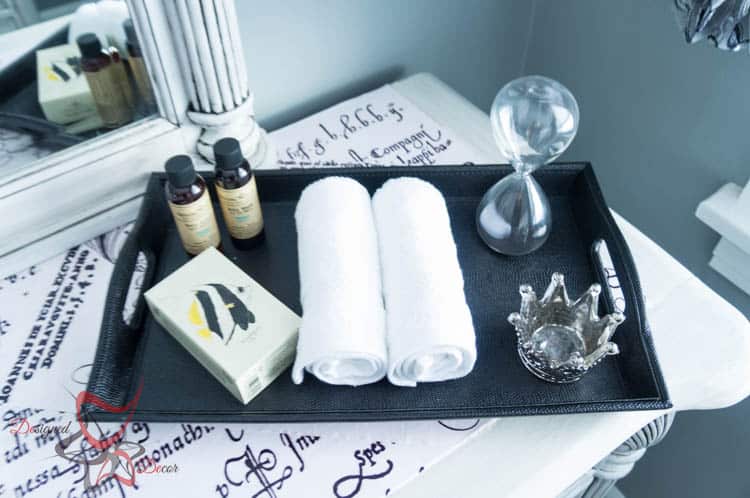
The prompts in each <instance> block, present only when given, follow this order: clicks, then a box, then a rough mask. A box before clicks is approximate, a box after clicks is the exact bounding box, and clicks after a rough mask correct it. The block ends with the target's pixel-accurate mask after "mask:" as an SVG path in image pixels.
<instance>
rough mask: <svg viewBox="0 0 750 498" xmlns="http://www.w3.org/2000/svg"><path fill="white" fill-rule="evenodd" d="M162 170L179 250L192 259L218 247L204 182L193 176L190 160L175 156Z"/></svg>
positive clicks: (197, 175) (213, 217) (182, 156)
mask: <svg viewBox="0 0 750 498" xmlns="http://www.w3.org/2000/svg"><path fill="white" fill-rule="evenodd" d="M164 169H165V170H166V172H167V184H166V185H165V187H164V188H165V191H166V195H167V202H168V203H169V210H170V211H172V216H173V217H174V222H175V224H176V225H177V232H178V233H179V234H180V240H181V241H182V246H183V247H184V248H185V250H186V251H187V252H188V253H189V254H192V255H196V254H199V253H201V252H202V251H203V250H204V249H208V248H209V247H219V244H220V243H221V236H220V235H219V227H218V225H217V224H216V217H215V216H214V208H213V205H212V204H211V195H210V194H209V192H208V189H207V188H206V182H205V180H203V178H202V177H201V176H200V175H199V174H198V173H196V172H195V167H194V166H193V160H192V159H190V156H185V155H179V156H174V157H172V158H170V159H169V160H168V161H167V163H166V165H165V166H164Z"/></svg>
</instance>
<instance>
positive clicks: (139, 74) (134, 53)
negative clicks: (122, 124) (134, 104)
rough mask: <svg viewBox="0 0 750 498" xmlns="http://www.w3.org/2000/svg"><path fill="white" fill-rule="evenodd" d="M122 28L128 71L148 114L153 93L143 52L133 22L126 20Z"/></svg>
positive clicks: (152, 103)
mask: <svg viewBox="0 0 750 498" xmlns="http://www.w3.org/2000/svg"><path fill="white" fill-rule="evenodd" d="M122 27H123V28H124V29H125V36H126V37H127V40H128V41H127V47H128V56H129V58H128V62H129V63H130V69H131V70H132V71H133V78H134V79H135V86H136V87H137V88H138V94H139V95H140V96H141V99H142V100H143V103H144V104H145V105H146V108H147V111H149V112H150V111H151V109H153V107H154V92H153V91H152V90H151V81H149V79H148V72H146V64H144V62H143V52H142V51H141V45H140V43H139V42H138V36H137V35H136V33H135V26H133V21H132V20H131V19H128V20H126V21H125V22H124V23H123V24H122Z"/></svg>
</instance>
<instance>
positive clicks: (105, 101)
mask: <svg viewBox="0 0 750 498" xmlns="http://www.w3.org/2000/svg"><path fill="white" fill-rule="evenodd" d="M84 74H85V75H86V81H87V82H88V84H89V89H91V96H92V97H93V98H94V104H95V105H96V110H97V112H98V113H99V117H100V118H102V121H103V122H104V125H105V126H109V127H115V126H121V125H124V124H125V123H127V122H128V121H130V120H131V119H132V117H133V114H132V110H131V109H130V107H128V103H127V101H126V100H125V95H124V94H123V93H122V89H121V86H120V84H119V83H118V82H117V72H116V71H113V68H112V64H110V65H109V66H107V67H104V68H102V69H100V70H99V71H95V72H84Z"/></svg>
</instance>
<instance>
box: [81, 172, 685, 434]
mask: <svg viewBox="0 0 750 498" xmlns="http://www.w3.org/2000/svg"><path fill="white" fill-rule="evenodd" d="M509 171H510V169H509V167H507V166H455V167H451V166H435V167H424V168H408V169H407V168H368V169H365V168H359V169H336V170H330V169H329V170H287V171H259V172H258V173H257V182H258V189H259V191H260V195H261V202H262V205H263V214H264V218H265V223H266V240H265V242H264V244H262V245H261V246H259V247H258V248H256V249H252V250H250V251H239V250H237V249H235V248H234V247H233V246H232V244H231V241H230V240H229V238H228V237H227V234H226V231H225V229H224V227H223V226H221V229H222V231H223V236H224V240H223V251H224V253H225V254H226V255H227V256H228V257H229V258H230V259H231V260H232V261H234V262H235V263H236V264H238V265H239V266H240V267H241V268H242V269H243V270H245V271H246V272H247V273H248V274H250V275H251V276H252V277H253V278H254V279H256V280H257V281H258V282H260V283H261V284H262V285H263V286H265V287H266V288H267V289H269V290H270V291H271V292H272V293H273V294H274V295H276V296H277V297H278V298H279V299H281V300H282V301H283V302H284V303H286V304H287V305H288V306H290V307H291V308H292V309H293V310H295V311H296V312H297V313H300V314H301V312H302V310H301V307H300V302H299V275H298V271H297V244H296V232H295V225H294V217H293V213H294V208H295V205H296V201H297V199H298V197H299V194H300V192H301V191H302V189H303V188H304V187H305V186H306V185H308V184H309V183H311V182H313V181H315V180H317V179H319V178H322V177H324V176H327V175H344V176H350V177H353V178H355V179H357V180H359V181H360V182H362V183H363V184H364V185H365V186H366V187H367V188H368V189H369V190H370V191H371V192H373V191H374V190H375V189H377V188H378V187H379V186H380V185H382V184H383V182H384V181H385V180H387V179H388V178H392V177H398V176H416V177H420V178H422V179H425V180H427V181H429V182H431V183H433V184H434V185H435V186H436V187H438V188H439V189H440V190H441V191H442V192H443V194H444V196H445V198H446V202H447V205H448V210H449V213H450V217H451V227H452V230H453V235H454V238H455V239H456V243H457V246H458V256H459V260H460V263H461V267H462V269H463V273H464V278H465V281H466V286H465V289H466V297H467V300H468V304H469V307H470V308H471V311H472V315H473V319H474V325H475V328H476V334H477V347H478V352H479V355H478V361H477V363H476V367H475V368H474V371H473V372H472V373H471V374H470V375H468V376H467V377H465V378H463V379H458V380H454V381H449V382H441V383H434V384H422V385H419V386H418V387H416V388H404V387H395V386H392V385H391V384H389V383H388V382H387V381H382V382H380V383H377V384H373V385H369V386H362V387H357V388H351V387H342V386H330V385H327V384H324V383H322V382H319V381H317V380H316V379H315V378H314V377H312V376H309V375H308V376H306V378H305V382H304V384H302V385H300V386H296V385H294V384H292V382H291V378H290V373H289V371H288V370H287V371H286V372H284V373H283V374H282V375H281V377H280V378H279V379H277V380H276V381H275V382H274V383H273V384H272V385H271V386H270V387H269V388H267V389H266V390H265V391H263V392H262V393H261V394H260V395H259V396H258V397H257V398H255V399H254V400H253V401H251V402H250V403H249V404H248V405H242V404H241V403H240V402H238V401H236V400H235V399H234V398H233V397H232V396H231V395H230V393H229V392H228V391H227V390H226V389H224V388H223V387H222V386H221V385H220V384H219V383H218V382H217V381H216V380H214V378H213V377H212V376H211V375H210V374H209V373H208V372H207V371H205V370H204V369H203V367H201V366H200V365H199V364H198V362H197V361H196V360H194V359H193V358H192V357H191V356H190V354H189V353H188V352H187V351H186V350H184V349H183V348H182V347H181V346H180V345H179V344H178V343H177V342H176V341H175V340H174V339H172V337H171V336H170V335H169V334H168V333H167V332H166V331H164V330H163V329H162V328H161V327H160V326H159V325H158V324H157V323H156V322H155V321H154V320H153V318H152V317H151V316H150V314H149V313H148V311H147V310H145V309H144V308H143V307H142V308H141V311H140V313H139V316H140V319H139V320H136V323H135V324H134V325H133V326H130V327H128V326H127V325H125V324H123V322H122V312H121V310H122V304H123V300H124V296H125V293H126V291H127V288H128V285H129V282H130V278H131V275H132V268H133V264H134V261H135V258H136V255H137V253H138V252H139V251H140V252H143V253H144V254H146V255H147V257H148V260H149V270H150V271H149V272H148V274H147V281H149V284H150V285H153V284H154V283H156V282H158V281H159V280H161V279H162V278H164V277H165V276H166V275H168V274H169V273H171V272H172V271H174V270H175V269H177V268H178V267H179V266H180V265H182V264H183V263H185V262H186V261H187V255H186V254H185V252H184V251H183V250H182V247H181V245H180V242H179V239H178V236H177V232H176V228H175V226H174V224H173V222H172V219H171V217H170V215H169V212H168V208H167V206H166V202H165V201H164V198H163V182H164V178H163V176H162V175H159V174H154V175H153V176H152V178H151V180H150V183H149V187H148V191H147V193H146V196H145V201H144V204H143V207H142V209H141V212H140V214H139V218H138V221H137V223H136V226H135V228H134V230H133V232H132V233H131V235H130V238H129V239H128V241H127V243H126V245H125V247H124V248H123V251H122V253H121V256H120V258H119V260H118V262H117V266H116V268H115V272H114V274H113V278H112V282H111V284H110V290H109V294H108V302H107V306H106V310H105V316H104V323H103V326H102V331H101V336H100V340H99V345H98V349H97V355H96V358H95V362H94V367H93V369H92V374H91V378H90V381H89V386H88V389H89V391H90V392H92V393H94V394H96V395H97V396H99V397H100V398H102V399H104V400H106V401H107V402H109V403H111V404H114V405H122V404H124V403H126V402H127V401H128V400H130V399H131V398H132V397H133V396H134V394H135V392H136V390H137V388H138V387H139V386H142V392H141V395H140V401H139V403H138V408H137V409H136V411H135V414H134V419H135V420H147V421H194V422H197V421H226V422H229V421H244V422H270V421H275V422H280V421H287V422H288V421H339V420H391V419H423V418H430V419H437V418H452V417H497V416H507V415H535V414H556V413H579V412H599V411H616V410H643V409H658V408H668V407H670V406H671V404H670V402H669V400H668V396H667V391H666V389H665V386H664V383H663V380H662V377H661V373H660V371H659V367H658V364H657V362H656V357H655V355H654V351H653V347H652V344H651V338H650V332H649V330H648V325H647V322H646V319H645V315H644V310H643V302H642V297H641V291H640V285H639V283H638V277H637V275H636V271H635V268H634V266H633V262H632V260H631V257H630V254H629V252H628V249H627V246H626V245H625V242H624V239H623V238H622V235H621V234H620V232H619V230H618V228H617V227H616V225H615V223H614V221H613V219H612V217H611V215H610V213H609V210H608V209H607V207H606V204H605V203H604V199H603V198H602V196H601V193H600V191H599V187H598V185H597V183H596V179H595V177H594V174H593V169H592V168H591V166H590V165H588V164H586V163H576V164H558V165H551V166H547V167H545V168H542V169H541V170H540V171H538V172H537V173H536V174H535V176H536V178H537V179H538V180H539V182H540V183H541V185H542V187H543V188H544V189H545V191H546V192H547V193H548V195H549V198H550V203H551V207H552V212H553V215H554V225H553V230H552V233H551V235H550V238H549V240H548V241H547V243H546V244H545V245H544V246H543V247H542V248H541V249H540V250H538V251H536V252H534V253H532V254H530V255H527V256H522V257H506V256H501V255H498V254H495V253H493V252H492V251H490V250H489V249H488V248H487V247H486V246H485V245H484V244H483V243H482V241H481V240H480V238H479V236H478V235H477V232H476V230H475V226H474V211H475V209H476V206H477V204H478V202H479V199H480V198H481V196H482V195H483V194H484V192H485V191H486V189H487V188H489V187H490V186H491V185H492V184H493V183H494V182H496V181H497V180H498V179H500V178H501V177H502V176H504V175H505V174H507V173H508V172H509ZM204 176H206V177H207V180H209V183H211V182H210V180H211V175H204ZM215 198H216V197H215V196H214V199H215ZM218 212H219V211H218V209H217V213H218ZM220 224H221V222H220ZM599 238H603V239H605V240H606V241H607V243H608V246H609V250H610V253H611V255H612V259H613V261H614V264H615V269H616V270H617V273H618V276H619V280H620V283H621V285H622V289H623V292H624V294H625V299H626V306H627V310H626V316H627V319H626V321H625V323H623V324H622V325H621V326H620V327H619V328H618V330H617V332H616V334H615V336H614V340H615V342H617V344H618V345H619V346H620V350H621V354H620V355H618V356H614V357H609V358H607V359H605V360H604V361H603V362H602V363H601V364H600V365H598V366H597V367H596V368H595V369H594V370H593V371H592V372H590V373H589V374H588V375H587V376H585V377H584V378H583V379H582V380H581V381H579V382H577V383H574V384H567V385H554V384H549V383H546V382H543V381H541V380H538V379H536V378H535V377H533V376H532V375H531V374H529V373H528V372H527V371H526V369H525V368H524V367H523V366H522V365H521V363H520V361H519V359H518V356H517V353H516V338H515V333H514V331H513V329H512V327H511V326H510V324H509V323H508V321H507V316H508V314H509V313H510V312H512V311H514V310H518V308H519V304H520V296H519V294H518V286H519V285H520V284H522V283H530V284H532V285H533V286H534V288H535V289H536V290H537V292H539V293H542V292H543V291H544V289H545V288H546V286H547V284H548V283H549V278H550V275H551V273H552V272H554V271H559V272H562V273H564V274H565V277H566V283H567V286H568V291H569V293H570V294H571V296H575V295H578V294H579V293H581V292H583V291H584V290H586V288H588V286H589V285H590V284H591V283H593V282H597V281H599V280H600V279H599V272H598V271H597V267H596V266H595V264H594V259H593V257H592V250H591V246H592V243H593V242H594V241H595V240H596V239H599ZM602 299H603V301H604V302H602V303H600V308H601V310H602V312H608V311H610V310H611V305H610V303H608V302H606V298H605V297H604V293H602ZM141 305H142V303H141ZM90 412H91V413H95V415H96V418H97V419H102V420H104V419H117V418H121V417H122V415H111V414H108V413H105V412H101V411H97V409H96V408H95V407H92V409H91V410H90Z"/></svg>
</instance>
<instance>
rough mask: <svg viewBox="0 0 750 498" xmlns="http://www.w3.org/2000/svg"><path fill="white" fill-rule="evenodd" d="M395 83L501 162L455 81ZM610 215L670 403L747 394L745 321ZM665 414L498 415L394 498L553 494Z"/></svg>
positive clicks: (749, 369)
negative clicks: (633, 269)
mask: <svg viewBox="0 0 750 498" xmlns="http://www.w3.org/2000/svg"><path fill="white" fill-rule="evenodd" d="M393 86H394V88H395V89H396V90H397V91H398V92H399V93H401V94H402V95H404V96H406V97H407V98H409V99H410V100H411V101H412V102H414V103H415V104H416V105H417V106H418V107H419V108H420V109H421V110H422V111H424V112H425V113H426V114H427V115H429V116H430V117H431V118H433V119H434V120H435V121H436V122H438V123H440V124H442V125H445V126H448V127H450V128H451V129H452V130H453V131H455V132H456V134H457V135H458V136H459V137H460V138H461V139H463V140H466V141H467V142H470V143H471V145H473V146H475V147H476V148H477V149H478V150H480V151H482V152H483V153H484V154H486V155H487V162H505V161H502V158H500V157H498V156H499V154H498V153H497V150H496V148H495V146H494V141H493V139H492V134H491V130H490V123H489V118H488V116H487V114H485V113H483V112H482V111H481V110H479V109H478V108H477V107H475V106H474V105H473V104H471V103H470V102H469V101H468V100H466V99H465V98H463V97H462V96H460V95H459V94H458V93H456V92H455V91H454V90H453V89H451V88H450V87H448V86H447V85H445V84H444V83H442V82H441V81H439V80H438V79H436V78H435V77H433V76H431V75H429V74H418V75H415V76H412V77H410V78H407V79H405V80H403V81H400V82H397V83H395V84H394V85H393ZM583 159H585V158H583ZM614 215H615V219H616V221H617V223H618V225H619V227H620V229H621V230H622V232H623V234H624V236H625V239H626V240H627V242H628V244H629V246H630V249H631V252H632V254H633V258H634V260H635V262H636V266H637V267H638V272H639V276H640V279H641V283H642V286H643V292H644V298H645V302H646V309H647V313H648V319H649V321H650V324H651V326H652V329H653V338H654V343H655V347H656V350H657V355H658V359H659V363H660V365H661V368H662V372H663V374H664V378H665V381H666V383H667V388H668V390H669V393H670V396H671V399H672V401H673V403H674V409H675V410H677V411H680V410H690V409H714V408H722V407H726V406H729V405H732V404H734V403H737V402H739V401H741V400H742V399H744V398H745V397H746V396H748V394H750V323H749V322H748V320H747V319H746V318H745V317H744V316H743V315H742V314H741V313H740V312H739V311H738V310H737V309H735V308H734V307H733V306H731V305H730V304H729V303H727V302H726V301H724V300H723V299H722V298H721V297H720V296H718V295H717V294H716V293H715V292H713V291H712V290H711V289H709V288H708V287H707V286H706V285H704V284H703V283H702V282H701V281H700V280H698V279H697V278H696V277H695V276H694V275H692V274H691V273H690V272H689V271H688V270H687V269H686V268H685V267H683V266H682V265H681V264H680V263H678V262H677V261H676V260H675V259H674V258H672V257H671V256H670V255H669V254H668V253H666V252H665V251H664V250H663V249H661V248H660V247H659V246H658V245H656V244H655V243H654V242H653V241H651V240H650V239H649V238H648V237H646V236H645V235H643V234H642V233H641V232H640V231H638V229H637V228H635V227H634V226H633V225H631V224H630V223H629V222H628V221H627V220H625V219H624V218H622V217H621V216H619V215H617V213H614ZM662 413H664V412H662V411H651V412H618V413H599V414H585V415H556V416H540V417H512V418H502V419H497V420H496V421H495V422H494V424H493V426H492V427H490V428H488V429H486V430H485V431H484V432H483V433H482V437H480V438H476V439H474V440H473V441H470V442H468V443H467V444H465V445H464V446H462V447H461V448H460V449H459V450H458V451H456V452H454V453H453V454H452V455H450V456H449V457H447V458H445V459H444V460H442V461H441V462H440V463H438V464H437V465H435V466H434V467H432V468H431V469H429V470H428V471H426V472H425V474H424V475H422V476H421V477H420V478H419V479H416V480H414V481H412V482H411V483H410V484H408V485H407V486H406V487H405V488H403V489H402V490H401V491H399V493H397V496H404V497H407V496H415V497H417V496H430V497H456V496H460V497H463V498H470V497H486V496H512V497H527V496H528V497H534V498H541V497H553V496H556V495H557V494H559V493H560V492H562V491H563V490H564V489H565V488H566V487H567V486H569V485H570V484H572V483H573V482H574V481H575V480H576V479H577V478H578V477H579V476H581V475H582V474H583V473H584V472H586V471H588V470H589V469H590V468H591V467H592V466H593V465H594V464H596V463H597V462H598V461H599V460H601V459H602V458H604V457H605V456H606V455H607V454H609V453H610V452H611V451H612V450H613V449H614V448H616V447H617V446H618V445H619V444H620V443H622V442H623V441H624V440H625V439H627V438H628V437H630V436H631V435H632V434H633V433H634V432H636V431H638V430H639V429H640V428H641V427H643V426H644V425H646V424H648V423H649V422H651V421H652V420H653V419H654V418H656V417H657V416H659V415H660V414H662ZM667 437H668V436H667Z"/></svg>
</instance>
